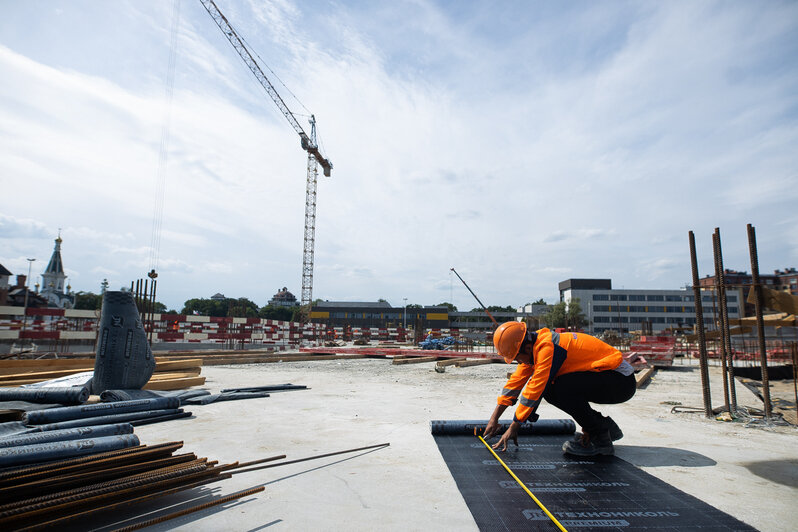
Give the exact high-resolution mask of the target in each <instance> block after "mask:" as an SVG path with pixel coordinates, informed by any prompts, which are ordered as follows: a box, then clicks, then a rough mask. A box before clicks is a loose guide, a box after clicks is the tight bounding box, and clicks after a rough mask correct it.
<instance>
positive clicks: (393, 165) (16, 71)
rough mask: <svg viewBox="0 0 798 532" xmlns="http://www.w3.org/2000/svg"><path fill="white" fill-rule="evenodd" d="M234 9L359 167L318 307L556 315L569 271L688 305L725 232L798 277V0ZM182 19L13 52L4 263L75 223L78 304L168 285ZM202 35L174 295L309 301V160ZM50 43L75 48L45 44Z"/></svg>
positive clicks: (340, 195) (740, 264)
mask: <svg viewBox="0 0 798 532" xmlns="http://www.w3.org/2000/svg"><path fill="white" fill-rule="evenodd" d="M219 5H220V7H221V8H222V9H223V10H224V12H225V14H226V15H227V16H228V18H230V20H231V22H232V23H233V24H234V26H235V27H236V28H239V29H240V31H241V32H242V35H243V36H245V37H246V38H247V42H248V43H249V44H250V45H252V47H253V49H254V50H256V51H258V53H259V54H260V55H261V56H262V57H263V59H264V60H265V61H267V63H266V64H268V66H270V67H272V68H274V70H275V72H277V74H278V75H279V77H280V78H281V79H282V80H283V81H285V82H286V85H288V87H290V89H291V91H292V92H293V93H294V94H296V95H297V96H298V97H299V100H301V101H302V102H303V103H304V104H305V105H307V107H308V109H310V110H312V112H314V113H315V115H316V118H317V120H318V126H319V133H320V135H321V139H322V141H323V148H324V151H325V154H326V155H328V156H329V157H330V158H331V159H332V161H333V163H334V164H335V168H334V170H333V176H332V178H325V177H320V179H319V183H318V197H317V210H316V214H317V218H316V232H315V237H316V248H315V249H316V253H315V266H316V268H315V275H314V297H322V298H324V299H330V300H335V299H341V300H374V299H376V298H378V297H384V298H386V299H388V300H389V301H394V302H395V301H402V298H403V297H408V298H409V299H410V300H411V301H416V302H419V303H437V302H439V301H433V300H437V299H440V297H443V298H445V299H448V297H449V296H448V295H447V294H446V290H447V287H448V289H449V291H450V292H451V295H452V297H453V298H454V299H455V301H454V303H455V304H456V305H458V307H462V308H471V307H473V306H476V305H475V302H473V301H472V299H471V295H470V294H469V293H468V292H467V291H466V290H465V289H464V288H463V287H459V288H458V287H456V286H452V283H451V279H450V273H449V268H450V267H452V266H455V267H457V268H458V271H461V269H462V271H461V273H462V274H463V275H464V276H466V278H467V279H468V280H469V283H472V282H473V286H474V287H475V289H476V287H478V294H479V295H480V297H481V299H483V301H484V302H485V303H486V304H489V305H490V304H501V305H506V304H511V305H520V304H522V303H524V302H526V300H534V299H537V298H539V297H545V298H547V299H549V300H556V299H557V298H558V294H557V282H559V281H562V280H563V279H564V278H566V277H567V276H573V277H612V278H613V281H614V284H615V285H625V286H631V285H632V284H639V285H642V286H640V287H641V288H643V287H663V288H667V287H674V286H681V284H682V283H683V282H684V280H685V279H687V278H689V275H690V271H689V263H688V259H689V255H688V250H687V245H686V242H687V238H686V236H687V231H689V230H695V231H696V235H697V236H698V237H699V238H698V240H699V247H700V248H701V250H700V252H699V253H700V254H701V257H700V259H701V264H702V265H709V264H711V255H710V260H709V261H707V260H706V259H705V257H706V250H708V249H709V250H710V251H711V248H709V247H707V244H706V241H707V236H708V235H709V234H710V233H711V231H712V230H713V229H714V227H717V226H720V227H721V228H722V230H723V231H724V246H725V249H728V252H727V253H725V258H726V265H727V266H728V267H733V268H739V269H745V267H746V253H747V243H746V241H745V235H744V226H745V223H748V222H751V223H754V224H755V225H757V228H758V235H760V242H761V246H762V248H761V250H760V257H762V260H763V263H764V268H770V267H771V265H770V264H771V262H772V263H773V266H772V267H784V266H786V265H788V264H789V263H790V261H793V262H794V260H795V259H796V258H797V257H796V251H795V250H796V248H798V245H796V241H795V238H796V237H795V236H793V235H794V231H793V229H792V228H793V226H794V224H792V225H791V224H790V223H783V222H784V221H785V220H790V219H794V216H793V214H792V213H793V211H794V209H793V208H792V205H794V203H795V200H796V199H798V198H796V195H798V192H796V191H795V187H790V186H788V185H789V184H790V183H793V182H795V181H796V175H795V170H794V169H795V168H796V162H797V161H796V154H795V150H794V146H795V145H796V140H798V138H797V137H798V128H796V114H795V111H794V109H796V103H798V102H796V95H795V91H794V87H795V83H796V81H797V80H798V69H796V66H797V65H796V62H798V60H797V59H796V57H798V56H797V55H796V54H795V53H794V52H795V44H794V38H792V37H791V36H792V35H794V34H795V31H796V29H798V28H796V26H797V25H798V23H796V20H798V16H796V15H798V7H796V6H794V5H792V4H777V3H771V4H764V5H758V6H754V5H748V4H745V3H731V4H730V3H711V2H707V3H699V4H685V3H665V4H651V5H633V6H619V7H615V6H609V5H607V4H601V5H599V4H596V5H593V4H581V5H579V6H568V5H560V4H555V5H545V4H535V5H534V6H535V7H534V9H530V7H529V5H527V4H519V5H516V4H512V3H510V4H507V5H505V6H503V9H501V10H496V9H492V8H490V7H487V6H485V5H481V4H480V3H466V4H464V5H463V6H462V7H461V8H460V9H458V10H456V11H453V10H451V9H448V8H447V6H445V5H444V4H441V3H438V2H432V1H414V2H399V3H389V4H386V3H381V4H373V3H365V4H351V3H350V4H347V3H333V4H328V3H323V2H311V3H298V2H291V1H289V0H281V1H280V2H272V3H268V4H263V3H258V2H251V1H250V0H245V1H235V0H227V1H225V2H221V3H220V4H219ZM167 7H168V6H167ZM167 7H163V6H155V5H153V4H148V3H144V4H135V5H132V4H131V5H127V4H126V5H125V6H124V9H120V10H117V11H118V13H114V14H113V16H114V17H117V18H115V19H111V16H112V15H111V14H109V13H110V12H109V11H105V10H104V8H100V7H98V8H96V9H97V11H98V12H99V14H95V13H91V12H90V13H88V14H87V15H86V19H85V20H84V22H83V24H86V26H85V27H83V26H82V24H81V23H79V24H78V25H77V26H76V27H74V28H72V27H70V28H64V27H63V26H59V25H57V24H58V21H54V20H53V19H52V16H51V15H48V14H43V15H42V17H41V18H37V19H36V20H35V21H33V22H31V23H30V25H29V27H27V29H26V32H27V33H28V34H29V36H27V35H26V34H23V33H22V32H12V31H9V32H6V33H4V34H1V35H4V36H2V37H0V68H2V71H3V73H4V84H3V85H2V86H0V141H1V142H0V176H3V183H2V185H3V190H4V193H7V194H8V196H9V197H13V198H19V197H28V198H32V199H34V198H35V208H34V204H33V203H32V202H18V201H15V202H12V203H9V204H8V207H7V208H5V207H4V215H3V217H2V218H0V238H3V239H5V240H4V242H5V241H9V242H10V243H11V244H10V245H9V246H8V247H4V249H0V262H3V263H5V262H9V261H12V260H17V261H18V259H19V258H20V257H22V259H23V263H22V264H17V265H15V267H17V266H18V265H21V266H25V265H26V264H25V263H24V258H25V255H26V254H28V253H36V254H37V256H40V257H42V259H41V260H44V257H46V256H49V253H50V252H51V250H52V239H53V238H54V237H55V234H54V233H55V231H57V228H58V227H62V228H63V236H64V261H65V263H67V264H68V265H69V267H70V269H71V271H74V272H75V278H74V282H73V287H75V288H76V289H95V287H96V286H98V284H99V282H100V281H101V279H100V276H103V275H104V276H108V277H109V282H111V283H112V286H116V285H126V284H128V283H129V282H130V280H131V279H136V278H140V277H143V276H144V275H145V274H146V270H147V268H148V262H147V259H148V256H149V253H150V249H149V246H150V243H151V242H150V240H151V229H152V214H153V207H154V204H155V200H156V198H155V176H156V172H157V167H158V166H157V165H158V154H159V141H160V139H161V128H162V126H163V120H164V117H165V116H166V109H165V107H164V98H163V93H164V87H163V79H162V78H163V75H162V72H163V71H164V69H165V65H166V59H167V57H168V52H169V50H168V43H169V38H170V32H169V28H170V24H171V20H170V13H169V11H170V9H167ZM54 9H62V10H64V11H66V13H64V15H62V18H63V16H65V15H66V14H67V13H69V12H70V11H69V10H71V9H74V8H72V7H71V6H70V5H69V4H68V3H67V4H63V5H61V4H57V7H55V8H54ZM17 10H19V11H17ZM22 10H23V8H22V7H17V6H15V8H13V9H11V11H10V12H9V16H10V17H11V18H10V20H12V21H13V20H15V18H14V17H15V16H16V17H21V16H22V15H21V14H22ZM90 11H91V10H90ZM94 16H96V17H104V18H103V20H102V21H103V22H104V23H102V24H97V23H95V24H92V22H98V21H97V20H93V18H92V17H94ZM181 17H182V21H181V27H180V34H179V36H180V40H179V45H178V63H177V70H176V76H175V87H174V99H173V103H172V107H171V116H172V121H171V128H170V137H169V138H170V144H169V146H170V149H169V152H168V160H167V166H166V169H167V172H166V187H165V194H164V217H163V232H162V238H161V241H160V242H161V243H160V249H159V250H158V253H159V257H160V259H159V260H160V266H159V269H160V270H161V271H162V274H161V276H160V277H159V294H162V295H163V297H164V298H165V299H166V301H167V304H168V305H169V306H174V307H177V306H180V305H181V304H182V302H183V301H185V300H186V299H188V298H190V297H203V296H204V297H208V296H210V295H212V294H213V293H214V292H223V293H230V294H239V295H241V296H243V297H251V298H252V299H253V300H254V301H256V302H259V303H261V304H262V303H265V301H266V300H267V299H268V298H269V297H270V296H271V295H272V294H273V293H274V292H275V291H276V289H277V288H279V287H282V286H288V287H289V289H291V290H292V292H294V293H295V294H299V292H300V280H301V264H302V244H303V222H304V217H303V213H304V203H305V197H304V192H305V162H306V161H305V154H304V152H303V151H302V150H301V149H300V147H299V142H298V138H297V136H296V134H295V132H294V131H293V130H292V129H291V127H290V126H289V125H288V123H287V122H286V121H285V118H284V117H283V116H281V114H280V112H279V111H278V110H277V108H276V106H274V104H273V103H272V102H271V99H270V98H269V96H268V95H267V94H266V93H265V91H263V89H262V88H261V87H260V86H259V85H258V84H257V82H256V81H255V80H254V78H253V76H252V75H251V73H250V72H249V71H248V70H247V68H246V67H245V66H244V64H243V63H242V62H241V61H240V59H239V58H238V57H237V55H236V54H235V52H234V51H233V50H232V48H231V47H230V45H229V43H227V41H226V40H225V39H224V37H223V36H222V35H221V33H220V32H219V31H218V29H217V28H216V27H215V25H214V24H213V22H212V21H211V20H210V18H209V17H208V16H207V13H205V11H204V9H203V8H202V7H201V6H197V5H194V4H187V3H184V4H183V6H182V11H181ZM114 21H115V22H116V23H115V24H110V23H108V22H114ZM121 22H124V23H126V24H127V25H128V26H127V27H125V26H124V25H123V24H121ZM54 24H55V26H53V25H54ZM51 27H57V28H63V29H62V31H63V32H74V34H71V33H70V34H69V38H66V39H64V41H62V43H61V45H60V46H59V49H57V50H56V49H54V48H53V49H47V48H46V47H44V48H42V47H40V46H38V45H37V42H41V39H39V40H38V41H37V40H36V39H35V37H37V36H40V35H41V34H42V32H45V30H47V29H48V28H51ZM89 27H90V28H91V32H89V31H87V30H88V29H89ZM105 28H109V29H113V30H114V31H115V32H116V33H117V37H119V38H118V39H111V38H110V36H109V35H105V34H104V32H105V31H106V29H105ZM120 28H125V29H124V30H122V29H120ZM127 31H129V32H131V36H129V37H126V36H125V32H127ZM85 35H92V36H94V38H97V39H99V40H101V41H102V40H108V41H109V42H113V43H115V44H113V45H109V50H93V51H92V49H91V47H90V46H88V45H87V44H86V37H84V36H85ZM123 42H124V43H128V44H129V43H135V45H132V46H131V47H130V48H129V49H127V50H125V49H122V48H120V46H121V44H120V43H123ZM135 47H138V48H135ZM134 48H135V50H134ZM86 50H89V51H90V52H88V53H87V51H86ZM106 54H108V56H107V55H106ZM111 55H112V56H113V60H109V59H108V57H109V56H111ZM159 61H162V63H163V64H160V63H159ZM131 68H132V70H131ZM278 90H279V91H281V94H282V95H283V96H284V97H285V99H286V102H287V103H288V105H289V107H290V108H291V109H292V110H294V111H296V112H302V113H303V114H304V113H305V112H306V111H305V109H304V108H303V107H302V106H301V105H300V104H299V103H298V102H297V101H296V100H294V99H293V97H292V96H291V94H289V93H287V91H283V89H282V88H280V86H279V85H278ZM298 119H299V121H300V123H301V124H302V125H303V127H308V126H307V123H306V119H305V118H304V117H301V116H298ZM6 176H8V177H6ZM6 220H11V221H6ZM19 220H27V221H26V222H25V223H26V224H27V225H25V227H23V226H22V225H18V224H17V222H14V221H19ZM9 224H11V225H9ZM6 232H12V233H14V234H15V235H17V236H16V237H15V238H8V237H6V236H5V233H6ZM25 235H28V236H25ZM28 256H30V255H28ZM785 263H786V264H785ZM5 265H6V266H7V267H8V265H7V264H5ZM702 268H703V269H702V273H703V271H704V270H706V267H705V266H702ZM83 283H85V287H86V288H81V286H79V285H83ZM292 286H293V288H292ZM435 294H437V295H435Z"/></svg>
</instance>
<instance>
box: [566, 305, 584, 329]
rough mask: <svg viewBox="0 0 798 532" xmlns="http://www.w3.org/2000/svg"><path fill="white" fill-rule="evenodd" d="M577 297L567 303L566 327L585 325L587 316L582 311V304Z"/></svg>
mask: <svg viewBox="0 0 798 532" xmlns="http://www.w3.org/2000/svg"><path fill="white" fill-rule="evenodd" d="M579 303H580V302H579V298H574V299H572V300H571V302H570V303H569V304H568V327H569V328H571V329H581V328H583V327H584V326H585V325H587V318H585V315H584V314H583V313H582V305H580V304H579Z"/></svg>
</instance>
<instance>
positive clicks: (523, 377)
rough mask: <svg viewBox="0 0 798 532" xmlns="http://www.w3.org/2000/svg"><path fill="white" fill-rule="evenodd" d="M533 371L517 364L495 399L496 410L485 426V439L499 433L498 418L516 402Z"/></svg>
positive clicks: (527, 366)
mask: <svg viewBox="0 0 798 532" xmlns="http://www.w3.org/2000/svg"><path fill="white" fill-rule="evenodd" d="M533 371H534V368H533V367H532V366H531V365H529V364H518V367H517V368H516V369H515V371H514V372H513V374H512V375H510V378H509V379H507V383H506V384H505V385H504V388H502V393H501V395H499V397H498V398H497V399H496V403H497V404H496V408H495V409H494V410H493V414H492V415H491V416H490V420H489V421H488V424H487V425H486V426H485V432H484V437H485V438H492V437H493V436H494V435H495V434H496V433H497V432H498V431H499V418H500V417H501V415H502V414H503V413H504V411H505V410H507V407H509V406H513V405H514V404H515V403H516V402H517V401H518V396H519V395H520V394H521V390H522V389H523V387H524V385H525V384H526V382H527V381H528V380H529V377H530V376H531V375H532V372H533Z"/></svg>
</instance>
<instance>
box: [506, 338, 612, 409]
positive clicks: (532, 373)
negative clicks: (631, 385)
mask: <svg viewBox="0 0 798 532" xmlns="http://www.w3.org/2000/svg"><path fill="white" fill-rule="evenodd" d="M531 336H533V337H535V344H534V346H533V348H532V365H529V364H521V363H519V364H518V368H517V369H516V370H515V372H513V374H512V375H511V376H510V378H509V379H508V380H507V384H505V385H504V389H503V390H502V393H501V395H500V396H499V398H498V403H499V404H500V405H506V406H512V405H514V404H515V403H516V401H518V402H519V403H520V404H519V405H518V407H517V408H516V409H515V415H514V416H513V421H518V422H519V423H523V422H525V421H526V420H527V419H528V418H529V417H530V416H534V419H537V414H535V410H537V408H538V405H540V401H541V399H542V398H543V394H544V392H545V391H546V387H547V386H548V385H549V383H551V382H554V379H555V378H556V377H557V376H559V375H564V374H566V373H575V372H577V371H606V370H613V369H616V368H617V367H618V366H620V365H621V362H623V355H621V352H620V351H618V350H617V349H615V348H614V347H612V346H611V345H608V344H605V343H604V342H602V341H601V340H599V339H598V338H595V337H593V336H590V335H589V334H583V333H573V332H564V333H557V332H552V331H550V330H549V329H546V328H543V329H540V330H538V331H535V332H534V333H531Z"/></svg>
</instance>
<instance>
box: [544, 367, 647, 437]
mask: <svg viewBox="0 0 798 532" xmlns="http://www.w3.org/2000/svg"><path fill="white" fill-rule="evenodd" d="M635 390H637V381H635V376H634V374H632V375H629V376H624V375H622V374H620V373H618V372H617V371H614V370H610V371H578V372H575V373H566V374H565V375H560V376H559V377H557V378H556V379H555V380H554V382H553V383H550V384H549V386H548V387H547V389H546V393H545V394H544V395H543V397H544V398H545V399H546V401H548V402H549V403H550V404H552V405H554V406H556V407H557V408H559V409H560V410H562V411H564V412H565V413H567V414H569V415H570V416H571V417H572V418H574V421H576V422H577V423H578V424H579V426H580V427H582V430H583V431H585V432H587V433H591V432H593V433H595V432H599V431H602V430H605V429H607V428H608V427H606V426H605V423H604V417H603V416H602V415H601V414H600V413H598V412H596V411H595V410H593V408H591V407H590V403H598V404H602V405H612V404H618V403H623V402H625V401H628V400H629V399H631V398H632V396H633V395H634V394H635Z"/></svg>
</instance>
